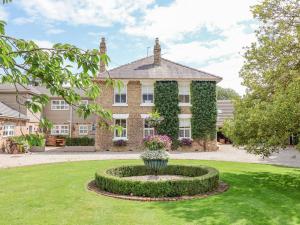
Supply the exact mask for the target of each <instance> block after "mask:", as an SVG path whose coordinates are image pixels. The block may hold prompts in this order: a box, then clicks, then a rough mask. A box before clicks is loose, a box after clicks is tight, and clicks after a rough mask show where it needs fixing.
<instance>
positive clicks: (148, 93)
mask: <svg viewBox="0 0 300 225" xmlns="http://www.w3.org/2000/svg"><path fill="white" fill-rule="evenodd" d="M153 96H154V87H153V84H147V85H144V84H143V85H142V103H143V104H152V103H153V101H154V100H153V99H154V97H153Z"/></svg>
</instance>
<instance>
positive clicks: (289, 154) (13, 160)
mask: <svg viewBox="0 0 300 225" xmlns="http://www.w3.org/2000/svg"><path fill="white" fill-rule="evenodd" d="M139 154H140V153H137V152H73V153H69V152H60V151H53V150H52V151H46V152H41V153H30V154H20V155H9V154H0V168H8V167H17V166H26V165H34V164H43V163H54V162H66V161H81V160H108V159H138V158H139ZM171 159H203V160H221V161H235V162H250V163H266V164H278V165H285V166H294V167H300V152H299V151H296V150H294V149H288V150H283V151H281V152H280V153H276V154H273V155H272V156H271V157H270V158H265V159H262V158H261V157H259V156H255V155H252V154H248V153H247V152H246V151H245V150H242V149H237V148H234V147H232V146H231V145H221V146H220V150H219V151H217V152H171Z"/></svg>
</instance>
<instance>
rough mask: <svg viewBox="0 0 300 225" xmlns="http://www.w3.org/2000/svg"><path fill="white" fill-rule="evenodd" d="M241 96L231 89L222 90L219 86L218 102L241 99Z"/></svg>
mask: <svg viewBox="0 0 300 225" xmlns="http://www.w3.org/2000/svg"><path fill="white" fill-rule="evenodd" d="M239 97H240V95H239V94H238V93H237V92H236V91H235V90H233V89H231V88H222V87H220V86H217V99H218V100H233V99H236V98H239Z"/></svg>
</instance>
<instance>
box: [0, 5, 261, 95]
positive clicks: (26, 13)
mask: <svg viewBox="0 0 300 225" xmlns="http://www.w3.org/2000/svg"><path fill="white" fill-rule="evenodd" d="M256 3H258V1H257V0H242V1H241V0H239V1H238V0H226V1H224V0H223V1H222V0H30V1H28V0H13V2H12V3H10V4H6V5H0V19H2V20H5V21H6V22H7V27H6V32H7V34H8V35H10V36H14V37H17V38H24V39H30V40H34V41H36V43H37V44H39V45H40V46H41V47H51V46H52V45H53V44H54V43H70V44H74V45H76V46H78V47H81V48H84V49H92V48H99V41H100V38H101V37H105V38H106V42H107V51H108V52H107V54H108V55H109V57H110V58H111V62H110V65H109V67H110V68H113V67H116V66H120V65H122V64H126V63H129V62H131V61H134V60H136V59H139V58H142V57H145V56H147V51H148V52H149V55H150V54H153V45H154V39H155V38H156V37H158V38H159V40H160V43H161V48H162V57H164V58H167V59H170V60H172V61H175V62H179V63H182V64H184V65H187V66H191V67H194V68H197V69H200V70H203V71H206V72H209V73H213V74H215V75H218V76H221V77H222V78H223V80H222V81H221V82H220V83H219V85H220V86H222V87H225V88H233V89H234V90H236V91H237V92H238V93H239V94H243V93H244V92H245V87H244V86H242V85H241V82H242V79H241V78H239V70H240V69H241V66H242V65H243V52H244V51H245V47H247V46H250V44H251V43H252V42H254V41H255V33H254V30H255V29H256V28H257V22H256V21H255V20H254V19H253V17H252V14H251V11H250V6H252V5H254V4H256Z"/></svg>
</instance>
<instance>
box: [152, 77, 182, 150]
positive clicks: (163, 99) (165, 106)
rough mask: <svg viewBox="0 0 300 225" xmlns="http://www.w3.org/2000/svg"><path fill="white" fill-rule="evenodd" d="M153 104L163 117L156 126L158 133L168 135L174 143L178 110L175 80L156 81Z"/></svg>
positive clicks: (176, 135)
mask: <svg viewBox="0 0 300 225" xmlns="http://www.w3.org/2000/svg"><path fill="white" fill-rule="evenodd" d="M154 104H155V110H156V111H157V112H158V113H159V114H160V115H161V116H162V117H163V118H164V119H163V120H162V122H161V123H160V124H159V126H158V127H157V132H158V134H164V135H168V136H169V137H170V138H171V139H172V141H173V143H174V144H176V143H177V139H178V133H179V119H178V114H179V112H180V108H179V106H178V84H177V81H157V82H156V83H155V86H154ZM173 147H175V146H173Z"/></svg>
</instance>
